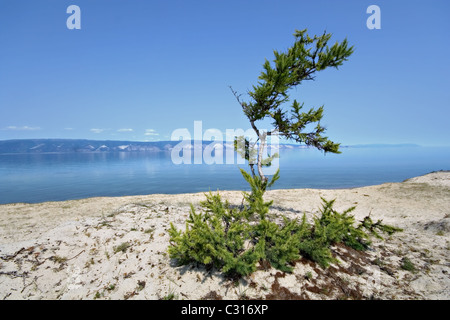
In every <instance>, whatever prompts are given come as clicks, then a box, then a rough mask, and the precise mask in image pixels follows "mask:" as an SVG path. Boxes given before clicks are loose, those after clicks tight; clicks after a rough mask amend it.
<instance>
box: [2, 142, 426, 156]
mask: <svg viewBox="0 0 450 320" xmlns="http://www.w3.org/2000/svg"><path fill="white" fill-rule="evenodd" d="M179 143H180V141H149V142H139V141H109V140H106V141H104V140H84V139H23V140H22V139H20V140H19V139H18V140H0V154H5V153H70V152H84V153H87V152H163V151H170V150H172V149H173V147H174V146H176V145H177V144H179ZM211 143H212V141H203V142H202V149H204V148H205V147H206V146H207V145H209V144H211ZM216 143H218V144H220V142H216ZM192 146H193V142H192ZM224 146H225V147H226V148H233V144H230V143H225V144H224ZM393 147H418V145H416V144H365V145H352V146H341V148H393ZM303 148H307V147H306V146H304V145H298V144H280V146H279V149H303Z"/></svg>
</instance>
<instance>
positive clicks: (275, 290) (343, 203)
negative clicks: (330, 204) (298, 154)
mask: <svg viewBox="0 0 450 320" xmlns="http://www.w3.org/2000/svg"><path fill="white" fill-rule="evenodd" d="M220 194H221V195H222V196H223V198H225V199H228V200H229V201H230V202H231V203H234V204H240V203H241V201H242V194H241V192H238V191H221V192H220ZM320 197H324V198H326V199H334V198H336V199H337V200H336V204H335V208H336V209H338V210H342V209H346V208H348V207H350V206H353V205H356V210H355V211H354V214H355V216H356V218H357V219H358V220H361V219H363V217H365V216H367V215H368V214H369V213H370V215H371V217H372V218H373V220H376V219H383V222H384V223H387V224H392V225H395V226H397V227H400V228H403V229H404V230H405V231H403V232H401V233H396V234H394V235H392V236H391V237H390V238H388V239H386V240H385V241H381V240H377V241H375V242H374V244H373V246H372V248H371V250H369V251H366V252H356V251H354V250H351V249H349V248H345V247H343V246H335V247H333V252H334V254H335V256H336V257H337V258H338V259H339V261H340V262H339V263H337V264H334V265H332V266H331V267H329V268H328V269H325V270H324V269H321V268H320V267H319V266H318V265H316V264H315V263H312V262H311V261H309V260H307V259H301V261H299V262H297V263H296V265H295V269H294V272H292V273H282V272H279V271H278V270H275V269H269V270H258V271H257V272H255V273H254V274H252V275H251V276H250V277H247V278H241V279H230V278H225V277H223V276H222V275H221V274H220V272H218V271H217V270H214V269H210V270H206V269H205V268H204V267H202V266H198V265H194V264H192V265H188V266H181V267H180V266H177V265H176V264H175V263H174V261H172V260H171V259H170V258H169V256H168V254H167V248H168V244H169V243H168V241H169V236H168V233H167V230H168V228H169V225H170V223H171V222H172V223H174V225H175V226H177V227H178V228H180V229H182V228H183V229H184V224H185V220H186V217H187V215H188V213H189V204H190V203H192V204H194V206H196V207H198V203H199V201H201V200H204V198H205V197H204V194H203V193H198V194H179V195H148V196H135V197H120V198H91V199H83V200H75V201H63V202H47V203H40V204H23V203H18V204H8V205H1V206H0V299H164V298H169V297H170V298H174V299H449V298H450V276H449V272H450V259H449V256H450V254H449V253H450V251H449V250H450V237H449V231H450V172H435V173H430V174H428V175H425V176H421V177H416V178H412V179H409V180H407V181H405V182H403V183H387V184H382V185H377V186H370V187H364V188H355V189H340V190H315V189H298V190H273V191H268V192H267V193H266V199H273V200H274V203H273V207H272V212H273V213H283V214H285V215H287V216H289V217H291V218H300V217H301V216H302V215H303V213H306V215H307V217H308V218H311V217H313V215H314V214H317V213H318V210H319V207H320V203H321V200H320ZM406 258H407V259H409V260H410V261H411V262H412V263H413V265H414V267H415V270H413V271H408V270H404V269H403V268H402V264H403V263H404V262H405V259H406Z"/></svg>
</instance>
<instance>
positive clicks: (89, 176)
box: [0, 147, 450, 203]
mask: <svg viewBox="0 0 450 320" xmlns="http://www.w3.org/2000/svg"><path fill="white" fill-rule="evenodd" d="M342 151H343V153H342V154H340V155H334V154H327V155H326V156H324V155H323V154H322V153H320V152H318V151H316V150H312V149H311V150H309V149H295V150H283V151H282V152H281V155H280V172H281V178H280V180H279V181H278V182H277V183H276V184H275V188H277V189H283V188H348V187H359V186H367V185H374V184H380V183H385V182H400V181H403V180H405V179H407V178H411V177H414V176H418V175H423V174H426V173H429V172H431V171H437V170H450V147H448V148H431V147H401V148H343V149H342ZM240 166H241V167H243V168H244V169H247V167H246V166H245V165H240ZM217 189H221V190H248V188H247V183H246V182H245V180H244V179H243V178H242V176H241V174H240V172H239V170H238V166H237V165H217V164H216V165H206V164H203V165H193V164H192V165H186V164H182V165H175V164H172V162H171V160H170V153H95V154H94V153H90V154H89V153H86V154H83V153H74V154H22V155H0V203H13V202H43V201H59V200H69V199H80V198H87V197H97V196H125V195H142V194H151V193H170V194H173V193H187V192H199V191H208V190H217Z"/></svg>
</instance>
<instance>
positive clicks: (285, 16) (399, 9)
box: [0, 0, 450, 146]
mask: <svg viewBox="0 0 450 320" xmlns="http://www.w3.org/2000/svg"><path fill="white" fill-rule="evenodd" d="M72 4H75V5H78V6H79V7H80V9H81V29H80V30H69V29H68V28H67V27H66V20H67V18H68V17H69V14H67V13H66V9H67V7H68V6H69V5H72ZM372 4H376V5H378V6H379V7H380V9H381V29H380V30H369V29H368V28H367V26H366V20H367V18H368V17H369V14H367V13H366V9H367V7H368V6H369V5H372ZM449 9H450V2H448V1H438V0H436V1H424V0H423V1H414V0H408V1H400V0H396V1H378V0H371V1H364V0H352V1H349V0H345V1H333V0H328V1H320V0H319V1H300V0H296V1H287V0H281V1H280V0H277V1H275V0H271V1H268V0H258V1H257V0H252V1H250V0H240V1H235V0H226V1H225V0H217V1H211V0H201V1H200V0H195V1H194V0H184V1H174V0H164V1H163V0H158V1H155V0H145V1H144V0H134V1H116V0H107V1H106V0H104V1H103V0H96V1H92V0H89V1H87V0H71V1H64V0H58V1H56V0H54V1H44V0H38V1H37V0H34V1H21V0H1V1H0V44H1V47H0V48H1V49H0V140H4V139H22V138H83V139H99V140H137V141H145V140H169V139H170V135H171V133H172V131H173V130H175V129H177V128H188V129H189V130H190V131H191V132H193V125H194V121H195V120H201V121H203V129H204V130H206V129H208V128H217V129H220V130H223V131H225V129H235V128H242V129H247V128H249V123H248V121H247V119H246V117H245V116H244V114H243V113H242V110H241V108H240V106H239V104H237V102H236V100H235V98H234V97H233V95H232V94H231V92H230V90H229V88H228V86H229V85H231V86H233V88H234V89H235V90H237V91H238V92H241V93H245V92H246V90H247V89H250V88H251V86H252V85H253V84H255V83H256V81H257V77H258V76H259V73H260V71H261V70H262V68H261V66H262V63H263V62H264V59H265V58H268V59H270V60H271V59H272V57H273V53H272V51H273V50H274V49H277V50H283V49H286V48H287V47H289V46H290V45H291V44H292V43H293V36H292V34H293V32H294V30H295V29H304V28H308V30H309V34H318V33H322V32H323V31H324V30H327V31H328V32H330V33H332V34H333V38H332V42H334V41H336V40H338V41H341V40H343V39H344V38H345V37H347V38H348V41H349V42H350V44H351V45H354V46H355V53H354V54H353V55H352V56H351V57H350V59H349V61H347V62H346V63H344V65H343V66H342V67H341V68H340V69H339V70H335V69H329V70H325V71H323V72H320V73H318V74H317V77H316V81H313V82H307V83H304V84H302V85H301V86H299V87H298V88H297V89H296V90H294V91H292V99H293V98H296V99H297V100H299V101H304V102H305V107H308V108H309V107H313V106H316V107H317V106H320V105H325V112H324V118H323V121H322V123H323V124H325V125H326V127H327V135H328V136H329V137H330V138H331V139H332V140H333V141H336V142H341V143H343V144H363V143H417V144H421V145H429V146H436V145H447V146H448V145H450V142H449V137H450V125H449V119H450V108H449V107H450V90H449V80H448V75H449V74H450V67H449V65H450V64H449V63H448V56H450V44H449V41H448V39H449V35H448V32H449V31H450V22H449V21H450V19H448V12H449Z"/></svg>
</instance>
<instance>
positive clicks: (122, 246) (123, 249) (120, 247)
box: [114, 242, 131, 253]
mask: <svg viewBox="0 0 450 320" xmlns="http://www.w3.org/2000/svg"><path fill="white" fill-rule="evenodd" d="M130 246H131V245H130V244H129V243H128V242H123V243H121V244H120V245H118V246H117V247H114V253H118V252H126V251H127V249H128V248H129V247H130Z"/></svg>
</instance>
